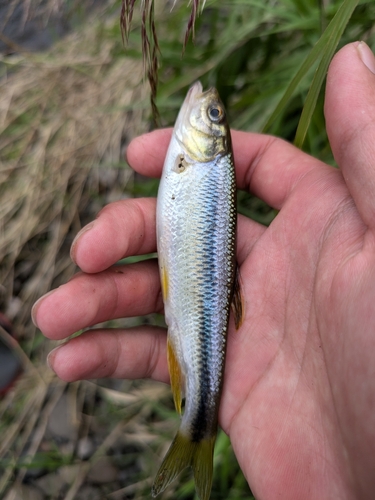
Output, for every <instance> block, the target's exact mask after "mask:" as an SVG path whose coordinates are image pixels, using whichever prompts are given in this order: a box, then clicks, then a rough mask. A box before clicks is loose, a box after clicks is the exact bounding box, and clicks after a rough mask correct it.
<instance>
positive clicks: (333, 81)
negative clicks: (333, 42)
mask: <svg viewBox="0 0 375 500" xmlns="http://www.w3.org/2000/svg"><path fill="white" fill-rule="evenodd" d="M374 73H375V59H374V57H373V55H372V53H371V51H370V49H369V48H368V46H367V45H366V44H364V43H363V42H355V43H352V44H349V45H346V46H345V47H344V48H342V49H341V50H340V51H339V52H338V53H337V54H336V56H335V57H334V59H333V61H332V63H331V66H330V69H329V72H328V78H327V90H326V102H325V115H326V122H327V131H328V136H329V139H330V143H331V147H332V151H333V154H334V156H335V159H336V161H337V163H338V165H339V166H340V169H341V170H342V172H343V176H344V179H345V181H346V183H347V186H348V189H349V191H350V193H351V195H352V196H353V199H354V201H355V203H356V206H357V209H358V211H359V213H360V215H361V216H362V218H363V220H364V221H365V223H366V224H367V225H368V226H370V227H374V225H375V197H374V192H375V143H374V136H375V121H374V116H375V74H374Z"/></svg>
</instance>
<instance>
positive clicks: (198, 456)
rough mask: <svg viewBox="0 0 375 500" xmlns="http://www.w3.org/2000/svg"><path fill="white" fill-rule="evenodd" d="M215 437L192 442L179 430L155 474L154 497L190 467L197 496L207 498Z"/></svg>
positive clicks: (210, 481) (209, 490)
mask: <svg viewBox="0 0 375 500" xmlns="http://www.w3.org/2000/svg"><path fill="white" fill-rule="evenodd" d="M215 439H216V436H213V437H211V438H209V439H202V440H201V441H199V442H198V443H194V442H192V441H191V440H190V439H189V438H188V437H186V436H184V435H183V434H182V433H181V432H180V431H179V432H178V433H177V435H176V437H175V438H174V440H173V442H172V444H171V446H170V448H169V450H168V453H167V454H166V456H165V458H164V460H163V463H162V464H161V466H160V469H159V471H158V473H157V475H156V478H155V481H154V484H153V487H152V496H153V497H156V495H158V494H159V493H161V492H162V491H164V490H165V488H166V487H167V486H168V484H169V483H171V482H172V481H173V480H174V479H175V478H176V477H177V476H178V474H179V473H180V472H181V471H183V470H184V469H186V467H191V468H192V469H193V474H194V481H195V488H196V491H197V493H198V496H199V498H200V499H201V500H208V499H209V497H210V493H211V487H212V474H213V453H214V446H215Z"/></svg>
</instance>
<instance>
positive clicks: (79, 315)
mask: <svg viewBox="0 0 375 500" xmlns="http://www.w3.org/2000/svg"><path fill="white" fill-rule="evenodd" d="M162 310H163V301H162V297H161V290H160V279H159V271H158V266H157V262H156V260H152V261H144V262H139V263H137V264H129V265H125V266H116V267H111V268H110V269H108V270H106V271H103V272H102V273H98V274H84V273H79V274H77V275H76V276H75V277H74V279H72V280H71V281H69V282H68V283H66V284H65V285H62V286H60V287H59V288H57V289H56V290H54V291H53V292H52V293H49V294H47V295H46V296H45V297H42V298H40V299H39V300H38V302H36V304H35V305H34V308H33V311H32V317H33V321H34V323H35V324H36V325H37V326H38V328H40V330H41V331H42V332H43V333H44V335H45V336H46V337H48V338H51V339H63V338H66V337H68V336H69V335H71V334H73V333H74V332H77V331H79V330H81V329H83V328H88V327H90V326H92V325H95V324H97V323H101V322H103V321H107V320H109V319H114V318H121V317H132V316H141V315H145V314H150V313H152V312H160V311H162Z"/></svg>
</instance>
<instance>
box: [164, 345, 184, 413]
mask: <svg viewBox="0 0 375 500" xmlns="http://www.w3.org/2000/svg"><path fill="white" fill-rule="evenodd" d="M167 345H168V368H169V375H170V378H171V388H172V394H173V400H174V405H175V407H176V410H177V411H178V413H179V414H180V415H181V413H182V409H181V403H182V390H183V384H184V377H183V374H182V371H181V367H180V364H179V362H178V360H177V356H176V353H175V350H174V348H173V345H172V344H171V341H170V339H168V341H167Z"/></svg>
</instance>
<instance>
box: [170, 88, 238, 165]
mask: <svg viewBox="0 0 375 500" xmlns="http://www.w3.org/2000/svg"><path fill="white" fill-rule="evenodd" d="M174 133H175V135H176V137H177V140H178V142H179V143H180V145H181V146H182V148H183V150H184V152H185V153H187V154H188V156H189V157H190V158H191V159H192V160H193V161H198V162H209V161H212V160H213V159H214V158H215V157H216V156H218V155H224V154H226V153H228V151H229V149H230V132H229V127H228V124H227V120H226V113H225V109H224V105H223V103H222V102H221V100H220V97H219V94H218V92H217V90H216V89H215V88H214V87H211V88H210V89H208V90H206V91H203V88H202V84H201V83H200V82H199V81H198V82H196V83H194V85H192V87H190V89H189V91H188V93H187V96H186V98H185V101H184V102H183V104H182V106H181V109H180V113H179V115H178V117H177V120H176V124H175V128H174Z"/></svg>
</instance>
